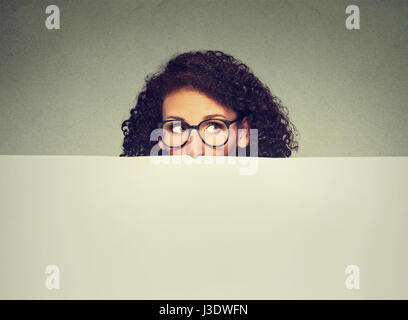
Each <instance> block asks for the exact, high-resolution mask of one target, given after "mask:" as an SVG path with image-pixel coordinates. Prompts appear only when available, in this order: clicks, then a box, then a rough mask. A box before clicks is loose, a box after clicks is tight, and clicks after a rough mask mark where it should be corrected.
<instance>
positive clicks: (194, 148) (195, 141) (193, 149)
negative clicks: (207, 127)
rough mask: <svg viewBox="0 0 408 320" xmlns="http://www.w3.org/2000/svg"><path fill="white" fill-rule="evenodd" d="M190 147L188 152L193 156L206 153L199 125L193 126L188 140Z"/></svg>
mask: <svg viewBox="0 0 408 320" xmlns="http://www.w3.org/2000/svg"><path fill="white" fill-rule="evenodd" d="M188 147H189V149H188V154H189V155H190V156H192V157H193V158H195V157H197V156H199V155H203V153H204V151H203V147H204V143H203V142H202V140H201V138H200V135H199V133H198V128H197V127H194V128H191V133H190V137H189V140H188Z"/></svg>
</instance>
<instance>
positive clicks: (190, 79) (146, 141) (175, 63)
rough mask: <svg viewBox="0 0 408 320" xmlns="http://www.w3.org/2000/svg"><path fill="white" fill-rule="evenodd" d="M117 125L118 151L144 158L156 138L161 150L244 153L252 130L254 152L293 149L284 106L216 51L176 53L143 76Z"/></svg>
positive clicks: (266, 154)
mask: <svg viewBox="0 0 408 320" xmlns="http://www.w3.org/2000/svg"><path fill="white" fill-rule="evenodd" d="M254 129H255V130H254ZM157 130H159V132H160V134H158V135H157V139H152V137H155V135H154V134H153V135H152V133H153V132H158V131H157ZM122 131H123V134H124V142H123V153H122V154H121V155H120V156H149V155H151V154H152V152H151V151H152V150H153V148H154V147H155V146H157V144H158V145H159V147H160V149H161V154H186V155H190V156H192V157H197V156H200V155H231V154H232V155H236V154H242V153H241V152H240V150H242V149H246V153H245V154H246V155H248V154H249V152H250V150H249V149H250V148H247V146H248V145H249V144H250V140H251V139H252V138H253V132H257V142H258V145H257V148H258V149H257V150H258V152H257V154H258V156H260V157H290V156H291V154H292V151H293V150H298V144H297V142H296V141H295V140H294V139H295V134H296V128H295V127H294V125H293V124H292V122H291V121H290V120H289V118H288V111H287V109H286V108H285V107H284V106H282V104H281V102H280V100H279V99H278V98H277V97H275V96H274V95H272V94H271V92H270V90H269V88H268V87H267V86H265V85H264V84H262V82H261V81H260V80H259V79H258V78H257V77H256V76H255V75H254V74H253V73H252V72H251V71H250V69H249V68H248V67H247V66H246V65H245V64H243V63H242V62H240V61H239V60H237V59H235V58H234V57H232V56H230V55H227V54H225V53H223V52H221V51H195V52H186V53H183V54H180V55H177V56H176V57H174V58H172V59H171V60H170V61H169V62H168V63H167V64H166V65H165V66H164V67H163V68H162V69H161V70H160V71H159V72H158V73H156V74H153V75H151V76H148V77H147V78H146V83H145V86H144V88H143V90H142V92H141V93H140V94H139V96H138V100H137V104H136V106H135V107H134V108H132V109H131V111H130V118H129V119H127V120H125V121H124V122H123V123H122ZM250 132H251V134H250ZM152 140H153V141H152ZM255 140H256V139H255Z"/></svg>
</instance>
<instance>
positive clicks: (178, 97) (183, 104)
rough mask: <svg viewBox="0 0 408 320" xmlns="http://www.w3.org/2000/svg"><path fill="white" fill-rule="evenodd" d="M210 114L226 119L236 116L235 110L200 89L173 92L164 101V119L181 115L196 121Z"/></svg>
mask: <svg viewBox="0 0 408 320" xmlns="http://www.w3.org/2000/svg"><path fill="white" fill-rule="evenodd" d="M210 114H219V115H222V116H223V117H225V118H226V119H229V118H231V119H232V118H234V117H235V116H236V113H235V112H234V111H233V110H231V109H229V108H227V107H225V106H223V105H222V104H220V103H219V102H217V101H215V100H214V99H211V98H210V97H208V96H206V95H205V94H203V93H201V92H199V91H195V90H192V89H188V88H183V89H180V90H177V91H175V92H172V93H171V94H169V95H168V96H167V97H166V98H165V99H164V101H163V119H166V118H168V117H179V118H183V119H185V120H186V121H187V122H188V121H192V123H194V122H197V121H201V120H203V119H204V118H205V117H206V116H208V115H210Z"/></svg>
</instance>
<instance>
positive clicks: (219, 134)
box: [159, 119, 237, 148]
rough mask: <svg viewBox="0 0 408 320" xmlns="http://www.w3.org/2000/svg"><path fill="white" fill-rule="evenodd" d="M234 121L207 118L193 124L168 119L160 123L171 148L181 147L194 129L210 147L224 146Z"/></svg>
mask: <svg viewBox="0 0 408 320" xmlns="http://www.w3.org/2000/svg"><path fill="white" fill-rule="evenodd" d="M236 121H237V119H235V120H233V121H229V120H224V119H207V120H204V121H201V122H200V123H199V124H198V125H196V126H191V125H189V124H188V123H187V122H185V121H183V120H166V121H162V122H160V123H159V127H161V128H162V129H163V136H162V142H163V143H164V144H165V145H166V146H167V147H169V148H181V147H183V146H184V145H185V144H186V143H187V141H188V140H189V139H190V135H191V131H192V130H193V129H195V130H197V131H198V135H199V136H200V138H201V140H202V141H203V142H204V143H205V144H206V145H207V146H209V147H212V148H218V147H222V146H224V145H225V144H226V143H227V142H228V139H229V136H230V130H229V128H230V126H231V124H233V123H234V122H236Z"/></svg>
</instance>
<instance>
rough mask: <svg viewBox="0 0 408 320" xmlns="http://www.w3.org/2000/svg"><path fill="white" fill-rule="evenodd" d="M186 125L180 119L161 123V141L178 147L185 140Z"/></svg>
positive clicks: (186, 136) (186, 133)
mask: <svg viewBox="0 0 408 320" xmlns="http://www.w3.org/2000/svg"><path fill="white" fill-rule="evenodd" d="M187 138H188V125H187V124H186V123H184V122H183V121H180V120H174V121H168V122H166V123H164V124H163V142H164V143H165V144H166V145H168V146H170V147H179V146H181V145H182V144H184V143H185V142H186V141H187Z"/></svg>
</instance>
